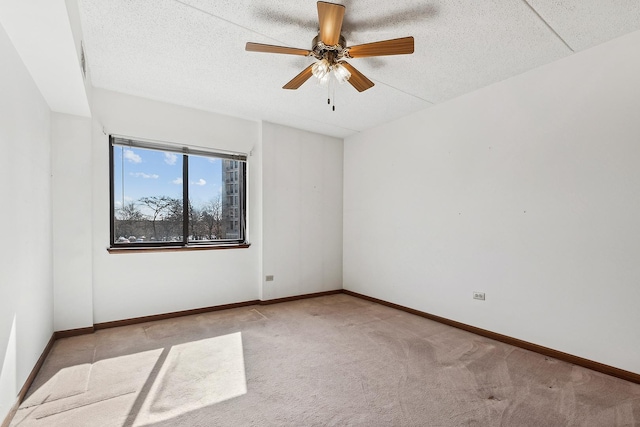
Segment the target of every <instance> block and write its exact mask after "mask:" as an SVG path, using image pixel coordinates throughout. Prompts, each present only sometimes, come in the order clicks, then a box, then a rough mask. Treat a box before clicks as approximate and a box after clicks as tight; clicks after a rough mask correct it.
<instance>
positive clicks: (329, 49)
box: [245, 1, 414, 110]
mask: <svg viewBox="0 0 640 427" xmlns="http://www.w3.org/2000/svg"><path fill="white" fill-rule="evenodd" d="M344 13H345V7H344V6H343V5H341V4H334V3H327V2H323V1H319V2H318V27H319V32H318V35H317V36H316V37H315V38H314V39H313V42H312V48H311V50H305V49H296V48H291V47H285V46H272V45H266V44H260V43H251V42H249V43H247V45H246V47H245V49H246V50H247V51H250V52H266V53H281V54H287V55H302V56H309V57H313V58H315V59H316V62H315V63H313V64H311V65H310V66H308V67H307V68H305V69H304V70H302V72H301V73H300V74H298V75H297V76H296V77H294V78H293V79H292V80H291V81H289V82H288V83H287V84H285V85H284V86H283V89H298V88H299V87H300V86H302V84H303V83H304V82H306V81H307V80H309V78H311V76H314V77H316V78H317V79H318V80H319V81H320V84H323V85H327V84H328V85H331V76H333V77H334V78H335V79H336V81H337V82H338V83H340V84H344V83H345V82H349V83H350V84H351V86H353V87H354V88H355V89H356V90H357V91H358V92H363V91H365V90H367V89H369V88H371V87H373V86H374V83H373V82H372V81H371V80H369V79H368V78H367V77H365V76H364V75H363V74H362V73H360V72H359V71H358V70H356V69H355V68H354V67H353V66H352V65H351V64H349V63H348V62H346V61H345V59H350V58H365V57H372V56H385V55H404V54H411V53H413V50H414V47H413V37H403V38H399V39H392V40H383V41H379V42H374V43H366V44H362V45H357V46H350V47H347V43H346V40H345V38H344V37H343V36H342V35H341V34H340V32H341V31H342V21H343V19H344ZM329 103H331V102H330V99H329ZM333 109H334V110H335V106H334V107H333Z"/></svg>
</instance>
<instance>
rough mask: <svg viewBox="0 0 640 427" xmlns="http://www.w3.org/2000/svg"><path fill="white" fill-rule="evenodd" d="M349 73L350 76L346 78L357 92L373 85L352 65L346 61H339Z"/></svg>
mask: <svg viewBox="0 0 640 427" xmlns="http://www.w3.org/2000/svg"><path fill="white" fill-rule="evenodd" d="M340 64H342V65H343V66H344V68H346V69H347V70H349V72H350V73H351V77H349V80H347V81H348V82H349V83H351V86H353V87H355V88H356V90H357V91H358V92H364V91H365V90H367V89H369V88H372V87H373V82H372V81H371V80H369V79H368V78H366V77H365V76H364V74H362V73H361V72H360V71H358V70H356V69H355V68H354V67H353V65H351V64H349V63H348V62H344V61H342V62H340Z"/></svg>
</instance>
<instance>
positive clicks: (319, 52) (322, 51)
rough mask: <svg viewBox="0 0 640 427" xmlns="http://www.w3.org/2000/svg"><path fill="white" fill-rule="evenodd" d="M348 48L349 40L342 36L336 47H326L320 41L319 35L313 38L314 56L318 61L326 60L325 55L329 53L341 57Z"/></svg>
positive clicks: (312, 48)
mask: <svg viewBox="0 0 640 427" xmlns="http://www.w3.org/2000/svg"><path fill="white" fill-rule="evenodd" d="M346 46H347V40H346V39H345V38H344V37H343V36H342V35H340V38H339V39H338V44H336V45H335V46H326V45H325V44H324V43H323V42H322V41H321V40H320V34H318V35H317V36H315V37H314V38H313V42H312V44H311V50H312V51H313V54H314V56H315V57H316V58H318V59H321V58H324V57H325V55H326V54H327V53H329V52H333V53H334V54H335V56H338V57H341V56H342V51H343V50H344V49H345V47H346Z"/></svg>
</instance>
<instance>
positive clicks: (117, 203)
mask: <svg viewBox="0 0 640 427" xmlns="http://www.w3.org/2000/svg"><path fill="white" fill-rule="evenodd" d="M114 205H115V207H116V208H121V207H122V202H121V201H120V200H116V201H115V203H114Z"/></svg>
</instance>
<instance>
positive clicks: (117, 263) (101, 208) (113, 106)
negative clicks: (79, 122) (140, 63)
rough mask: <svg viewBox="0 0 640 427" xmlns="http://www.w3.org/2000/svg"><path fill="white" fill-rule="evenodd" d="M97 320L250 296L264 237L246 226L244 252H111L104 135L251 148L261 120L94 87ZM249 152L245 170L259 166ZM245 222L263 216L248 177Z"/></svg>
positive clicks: (256, 142) (255, 293)
mask: <svg viewBox="0 0 640 427" xmlns="http://www.w3.org/2000/svg"><path fill="white" fill-rule="evenodd" d="M92 113H93V122H94V124H93V153H92V156H93V158H92V171H93V177H92V178H93V188H92V190H93V213H92V219H93V254H92V255H93V311H94V322H95V323H100V322H106V321H112V320H120V319H126V318H132V317H139V316H146V315H151V314H158V313H166V312H173V311H179V310H188V309H192V308H199V307H208V306H213V305H220V304H228V303H235V302H240V301H248V300H255V299H257V298H258V295H259V285H260V283H259V281H258V280H259V276H260V271H259V258H260V256H261V252H260V250H261V245H260V241H261V238H260V237H261V236H260V235H259V234H258V233H254V230H249V241H250V242H251V247H250V248H248V249H229V250H209V251H182V252H153V253H140V252H136V253H132V252H127V253H117V254H114V253H111V254H110V253H108V252H107V247H108V246H109V154H108V150H109V141H108V137H107V135H105V134H104V133H103V128H104V130H105V131H106V133H108V134H109V133H112V134H119V135H126V136H132V137H139V138H148V139H152V140H159V141H168V142H177V143H183V144H185V145H190V146H198V147H209V148H216V149H222V150H232V151H237V152H244V153H249V152H251V150H255V148H256V147H257V146H258V145H259V144H260V139H259V132H260V130H259V128H260V124H259V123H258V122H251V121H247V120H242V119H237V118H232V117H228V116H223V115H219V114H213V113H207V112H204V111H199V110H194V109H190V108H185V107H180V106H177V105H170V104H164V103H161V102H156V101H152V100H148V99H142V98H137V97H134V96H128V95H123V94H119V93H115V92H109V91H105V90H102V89H96V88H94V91H93V108H92ZM260 162H261V159H260V158H259V150H255V151H254V153H253V155H252V156H250V157H249V162H248V163H249V164H248V168H249V173H253V168H254V165H255V164H256V163H258V164H259V163H260ZM249 180H250V185H249V200H248V204H249V218H248V221H249V224H250V225H251V224H257V223H258V222H259V218H256V216H258V215H260V212H258V211H257V210H256V209H255V206H254V205H257V204H258V203H259V200H256V197H257V196H258V195H259V192H258V191H256V189H255V188H254V187H255V185H256V182H255V181H254V180H253V178H251V177H250V178H249Z"/></svg>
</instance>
